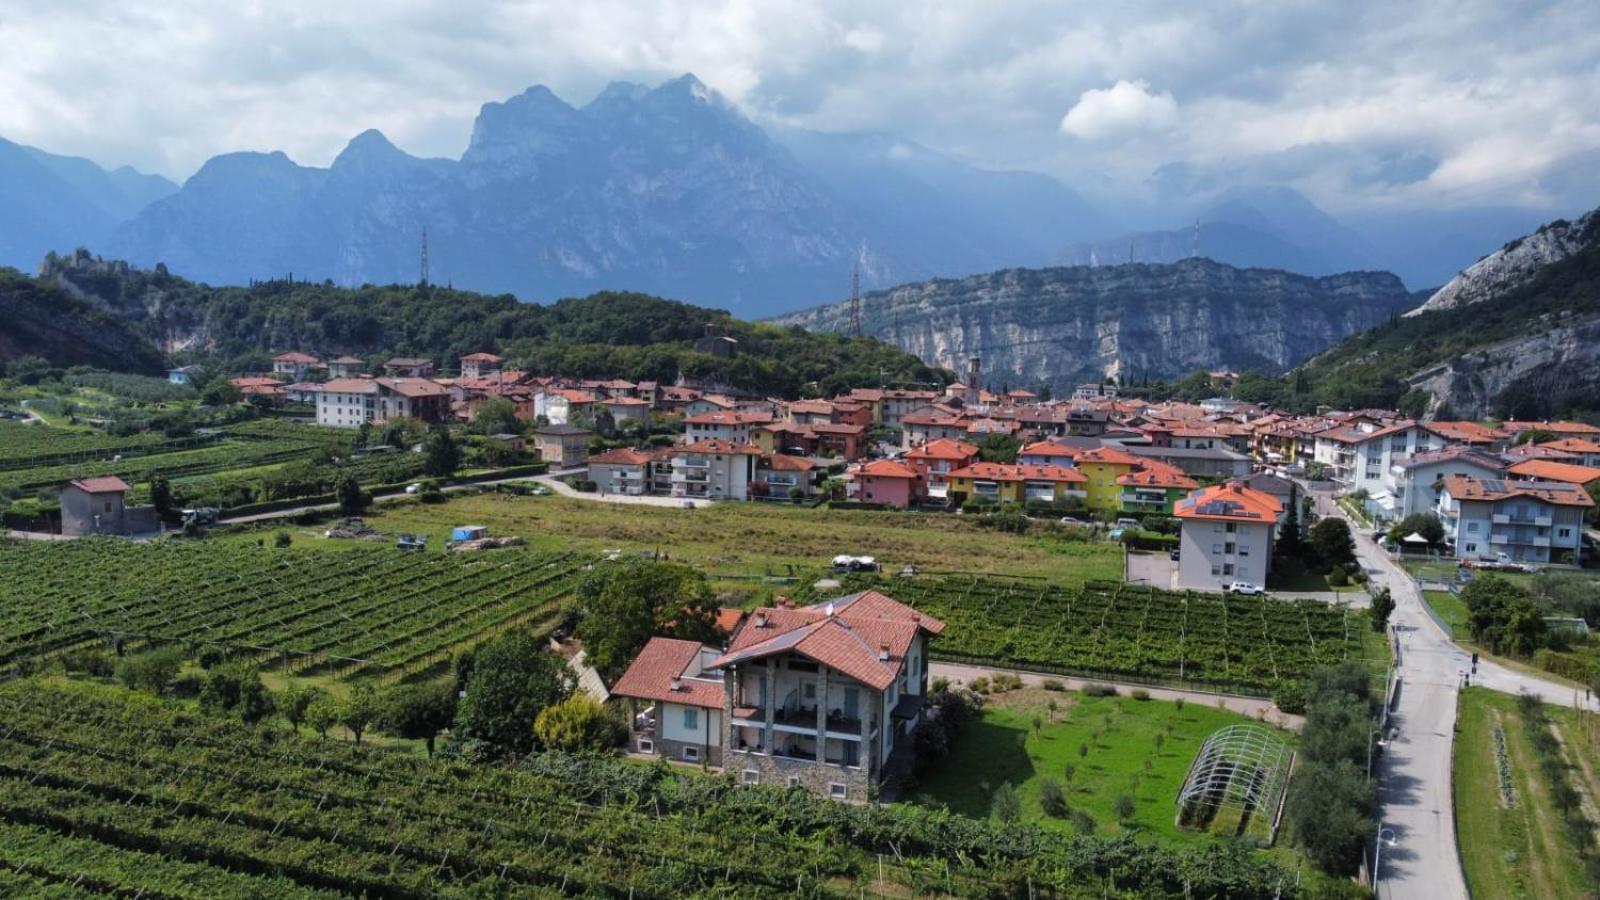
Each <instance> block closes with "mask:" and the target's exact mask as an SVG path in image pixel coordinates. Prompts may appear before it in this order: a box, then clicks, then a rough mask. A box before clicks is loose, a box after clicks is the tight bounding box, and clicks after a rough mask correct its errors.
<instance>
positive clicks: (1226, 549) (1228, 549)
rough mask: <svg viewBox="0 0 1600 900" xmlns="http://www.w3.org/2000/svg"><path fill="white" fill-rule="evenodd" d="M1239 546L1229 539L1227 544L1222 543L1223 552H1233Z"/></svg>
mask: <svg viewBox="0 0 1600 900" xmlns="http://www.w3.org/2000/svg"><path fill="white" fill-rule="evenodd" d="M1237 546H1238V545H1237V544H1235V543H1234V542H1233V541H1229V542H1227V543H1226V544H1223V545H1222V552H1223V553H1232V552H1233V551H1234V549H1235V548H1236V547H1237Z"/></svg>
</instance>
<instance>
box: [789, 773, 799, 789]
mask: <svg viewBox="0 0 1600 900" xmlns="http://www.w3.org/2000/svg"><path fill="white" fill-rule="evenodd" d="M799 786H800V776H799V775H790V776H789V787H792V788H797V787H799Z"/></svg>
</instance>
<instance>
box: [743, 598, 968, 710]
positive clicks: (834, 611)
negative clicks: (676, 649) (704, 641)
mask: <svg viewBox="0 0 1600 900" xmlns="http://www.w3.org/2000/svg"><path fill="white" fill-rule="evenodd" d="M944 628H945V625H944V623H943V622H941V621H939V620H938V619H935V618H933V617H932V616H924V615H922V614H920V613H918V612H917V611H916V610H914V609H912V608H911V607H909V606H906V605H905V604H903V603H900V602H899V601H897V600H894V599H892V598H890V597H887V596H885V595H883V594H881V593H879V592H877V591H861V592H859V593H855V594H850V595H848V596H845V597H839V598H837V599H835V600H830V601H827V602H825V603H819V604H816V605H814V606H808V607H804V608H802V609H759V610H756V611H755V612H754V613H752V614H751V615H750V617H749V618H747V619H746V620H745V624H744V625H743V626H742V627H741V628H740V629H739V631H738V633H737V634H735V635H734V638H733V642H732V643H731V644H730V645H729V647H728V652H727V653H725V654H723V655H722V656H721V657H719V658H718V659H717V660H715V661H714V662H713V663H712V665H713V666H716V667H724V666H728V665H737V664H739V663H742V662H746V661H749V660H754V659H760V658H763V657H766V656H771V655H773V654H776V653H783V652H788V651H793V652H795V653H798V654H800V655H802V656H805V657H807V658H808V659H812V660H815V661H817V662H818V663H821V664H822V665H825V666H828V667H829V668H832V669H836V670H838V671H839V672H842V673H843V674H845V675H847V676H849V677H851V678H854V679H855V680H857V681H859V682H861V683H862V684H865V685H867V686H869V687H871V688H873V689H874V690H878V691H882V690H885V689H887V688H888V687H889V685H891V684H893V683H894V680H895V679H896V678H897V677H899V674H900V668H901V667H902V666H903V665H904V664H905V654H906V651H907V650H909V649H910V647H911V643H912V641H913V640H915V639H916V636H917V632H918V631H926V632H928V633H929V634H934V635H936V634H939V633H941V632H943V631H944ZM885 655H886V656H887V657H888V658H887V659H885V658H883V657H884V656H885Z"/></svg>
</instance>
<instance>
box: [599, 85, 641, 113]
mask: <svg viewBox="0 0 1600 900" xmlns="http://www.w3.org/2000/svg"><path fill="white" fill-rule="evenodd" d="M648 93H650V88H648V87H646V86H645V85H642V84H639V83H638V82H636V81H613V82H611V83H610V84H608V85H606V87H605V90H603V91H601V92H600V93H599V94H597V95H595V98H594V99H593V100H591V101H589V106H590V107H593V106H604V105H608V104H611V103H619V102H620V103H629V102H633V101H635V100H638V99H640V98H642V97H644V96H645V95H646V94H648ZM587 108H589V107H585V109H587Z"/></svg>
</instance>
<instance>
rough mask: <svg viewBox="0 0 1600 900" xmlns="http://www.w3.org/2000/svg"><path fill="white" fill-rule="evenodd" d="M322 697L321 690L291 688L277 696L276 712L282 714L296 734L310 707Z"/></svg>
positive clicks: (305, 719)
mask: <svg viewBox="0 0 1600 900" xmlns="http://www.w3.org/2000/svg"><path fill="white" fill-rule="evenodd" d="M322 696H323V693H322V689H321V688H314V687H291V688H289V689H287V690H285V691H284V692H283V693H281V694H279V695H278V712H280V713H282V714H283V718H284V719H285V720H286V721H287V722H288V723H289V727H290V728H293V729H294V730H295V732H296V733H298V732H299V731H300V726H301V724H302V723H304V722H306V721H307V714H308V713H309V712H310V710H311V705H312V704H313V703H316V702H317V700H319V699H321V698H322Z"/></svg>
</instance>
